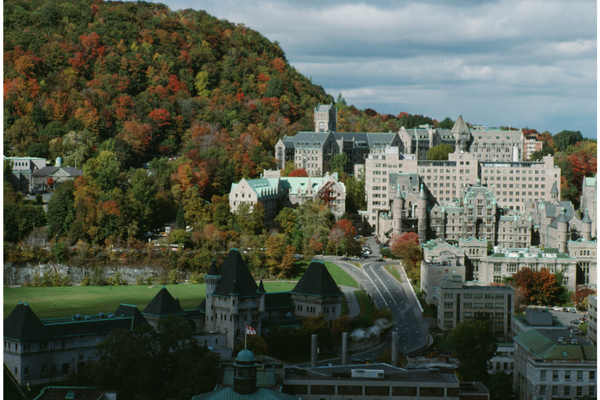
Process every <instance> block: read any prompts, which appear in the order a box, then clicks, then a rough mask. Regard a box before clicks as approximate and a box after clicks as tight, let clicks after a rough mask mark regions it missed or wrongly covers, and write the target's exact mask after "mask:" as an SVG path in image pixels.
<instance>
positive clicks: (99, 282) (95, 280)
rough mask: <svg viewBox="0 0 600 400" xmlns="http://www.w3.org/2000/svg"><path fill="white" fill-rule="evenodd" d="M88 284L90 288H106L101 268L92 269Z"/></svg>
mask: <svg viewBox="0 0 600 400" xmlns="http://www.w3.org/2000/svg"><path fill="white" fill-rule="evenodd" d="M90 284H91V285H92V286H106V284H107V282H106V277H105V275H104V269H103V268H101V267H98V266H96V267H94V271H93V272H92V277H91V279H90Z"/></svg>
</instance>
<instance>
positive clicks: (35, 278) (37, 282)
mask: <svg viewBox="0 0 600 400" xmlns="http://www.w3.org/2000/svg"><path fill="white" fill-rule="evenodd" d="M32 286H34V287H40V286H42V283H41V281H40V274H35V275H34V276H33V283H32Z"/></svg>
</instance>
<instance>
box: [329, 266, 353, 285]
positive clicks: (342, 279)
mask: <svg viewBox="0 0 600 400" xmlns="http://www.w3.org/2000/svg"><path fill="white" fill-rule="evenodd" d="M325 267H326V268H327V271H329V273H330V274H331V276H332V277H333V280H334V281H335V283H337V284H338V285H342V286H350V287H355V288H357V287H358V283H356V281H355V280H354V279H352V277H351V276H350V275H348V274H347V273H346V272H345V271H344V270H343V269H341V268H340V267H338V266H337V265H335V264H334V263H331V262H329V261H325Z"/></svg>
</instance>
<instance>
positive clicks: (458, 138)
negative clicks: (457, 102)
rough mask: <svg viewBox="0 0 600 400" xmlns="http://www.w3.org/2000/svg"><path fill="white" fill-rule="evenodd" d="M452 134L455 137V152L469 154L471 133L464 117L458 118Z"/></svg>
mask: <svg viewBox="0 0 600 400" xmlns="http://www.w3.org/2000/svg"><path fill="white" fill-rule="evenodd" d="M452 134H453V135H454V140H455V146H454V147H455V151H456V152H457V153H460V152H461V151H463V152H467V151H469V142H470V141H471V131H470V130H469V127H468V126H467V124H466V123H465V120H464V119H463V117H462V115H459V116H458V119H457V120H456V122H455V123H454V127H452Z"/></svg>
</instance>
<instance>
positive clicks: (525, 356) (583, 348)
mask: <svg viewBox="0 0 600 400" xmlns="http://www.w3.org/2000/svg"><path fill="white" fill-rule="evenodd" d="M514 343H515V373H514V389H515V394H516V396H517V398H519V399H523V400H533V399H551V398H561V399H580V398H583V396H588V398H596V396H597V393H596V387H597V374H596V368H597V361H596V360H597V353H596V348H595V347H594V346H591V345H589V344H586V343H584V340H583V339H582V338H581V337H578V336H576V335H572V334H571V333H570V332H569V331H568V330H567V329H532V330H530V331H527V332H525V333H522V334H520V335H518V336H515V337H514Z"/></svg>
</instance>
